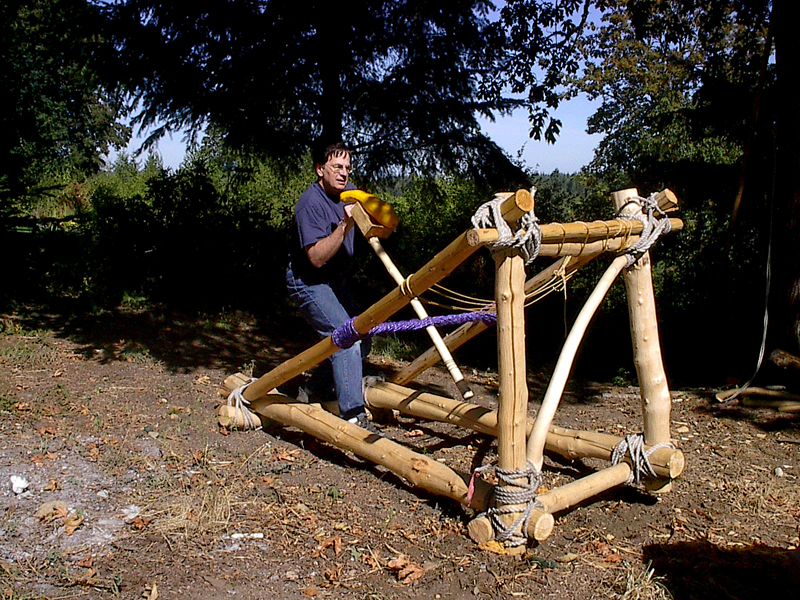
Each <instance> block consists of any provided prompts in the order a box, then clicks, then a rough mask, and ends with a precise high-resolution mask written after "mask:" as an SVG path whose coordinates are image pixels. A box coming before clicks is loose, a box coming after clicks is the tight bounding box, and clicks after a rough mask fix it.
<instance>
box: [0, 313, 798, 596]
mask: <svg viewBox="0 0 800 600" xmlns="http://www.w3.org/2000/svg"><path fill="white" fill-rule="evenodd" d="M1 323H2V333H0V485H2V488H0V489H2V493H0V590H2V594H3V595H2V598H49V599H53V600H55V599H67V598H137V599H138V598H150V599H151V600H153V599H155V598H157V597H158V598H184V599H199V598H300V599H308V598H354V599H363V600H384V599H393V598H433V599H473V598H474V599H488V598H559V599H563V598H571V599H583V598H653V599H657V598H669V597H673V598H676V599H688V598H698V599H700V598H703V599H706V598H740V599H744V598H762V597H769V596H770V595H774V596H778V595H780V597H781V598H782V599H783V600H785V599H788V598H800V558H798V552H797V551H795V548H796V547H797V546H798V544H800V539H798V535H800V492H798V476H799V475H800V445H798V444H800V431H799V429H800V416H798V415H797V414H794V415H793V414H786V413H779V412H777V411H774V410H771V409H753V408H745V407H742V406H738V405H734V406H731V407H727V408H719V407H717V406H715V403H714V401H713V400H712V398H713V391H711V390H685V391H684V390H679V391H674V392H673V400H674V408H673V413H672V432H673V435H674V442H675V443H676V444H677V445H678V446H679V447H680V448H681V449H682V450H683V451H684V453H685V455H686V463H687V466H686V470H685V472H684V474H683V476H682V477H681V478H680V479H679V480H678V481H676V482H675V484H674V487H673V490H672V491H671V492H670V493H667V494H663V495H660V496H652V495H650V494H648V493H646V492H644V491H642V490H640V489H637V488H635V487H622V488H617V489H614V490H611V491H609V492H607V493H604V494H602V495H601V496H598V497H596V498H594V499H592V500H591V501H588V502H586V503H585V504H583V505H581V506H579V507H577V508H574V509H572V510H569V511H567V512H566V513H564V514H560V515H557V516H556V517H557V518H556V524H555V529H554V532H553V535H552V536H551V537H550V538H549V539H548V540H546V541H545V542H543V543H541V544H539V545H534V546H532V547H530V548H529V549H528V551H527V552H526V553H525V554H524V555H523V556H520V557H516V558H512V557H509V556H502V555H498V554H494V553H491V552H488V551H485V550H481V549H479V548H478V547H476V545H475V544H474V543H473V542H472V541H471V540H470V539H469V537H468V536H467V534H466V524H467V523H468V522H469V519H470V517H471V515H470V514H468V513H469V511H467V510H465V509H462V508H461V507H460V506H457V505H455V504H454V503H453V502H451V501H450V500H446V499H440V498H436V497H432V496H431V495H429V494H426V493H425V492H423V491H421V490H418V489H414V488H412V487H410V486H409V484H408V483H407V482H406V481H404V480H402V479H400V478H398V477H396V476H394V475H393V474H392V473H390V472H388V471H386V470H384V469H382V468H379V467H375V466H373V465H370V464H367V463H365V462H364V461H362V460H360V459H358V458H357V457H355V456H354V455H352V454H350V453H348V452H344V451H340V450H338V449H336V448H334V447H331V446H329V445H327V444H325V443H322V442H318V441H315V440H314V439H312V438H311V437H309V436H307V435H305V434H303V433H302V432H301V431H299V430H296V429H292V428H283V427H279V426H277V425H274V426H268V427H267V428H266V429H265V430H264V431H256V432H253V431H251V432H228V431H225V430H221V429H220V428H219V426H218V425H217V424H216V422H215V419H214V408H215V406H216V404H217V403H218V402H219V397H218V396H217V389H218V387H219V385H220V383H221V382H222V380H223V379H224V378H225V377H226V376H227V375H229V374H231V373H233V372H236V371H251V372H255V374H256V375H259V374H262V373H264V372H265V371H266V370H268V369H270V368H272V367H274V366H275V365H277V364H279V363H281V362H282V361H284V360H285V359H286V358H288V357H291V356H293V355H294V354H296V353H297V352H298V351H300V350H302V349H304V348H305V347H307V346H308V345H309V338H308V337H307V336H305V334H299V333H297V332H298V331H304V327H303V325H302V323H298V322H297V321H296V320H294V319H293V317H291V316H287V317H286V318H285V319H283V318H282V319H280V324H279V325H277V326H276V325H275V324H274V323H273V324H259V323H257V322H256V321H255V320H254V319H252V318H250V317H248V316H245V315H222V316H217V317H214V318H208V317H198V316H192V317H187V316H181V315H175V314H170V315H164V314H156V313H152V312H151V313H146V312H114V313H102V314H98V315H93V316H91V317H83V318H77V317H62V316H58V315H50V314H37V313H34V312H23V311H20V312H18V313H15V314H13V315H2V321H1ZM370 360H371V368H372V369H373V370H374V371H376V372H380V371H389V370H391V369H392V368H394V367H396V366H397V364H396V363H395V362H393V361H391V360H389V359H387V358H381V357H374V358H371V359H370ZM467 375H468V378H469V379H470V381H471V382H472V384H473V388H474V389H475V391H476V400H475V401H476V402H479V403H482V404H485V405H488V406H496V394H497V377H496V373H494V372H487V371H477V370H474V369H469V370H468V372H467ZM417 384H418V386H419V387H421V388H424V389H426V390H428V391H432V392H434V393H439V394H442V395H447V396H452V395H453V394H454V393H455V392H454V388H453V386H452V384H451V383H449V381H448V378H447V376H446V373H445V372H443V371H440V370H437V369H432V370H430V371H429V372H427V373H425V374H424V375H423V376H421V377H420V379H419V381H418V382H417ZM545 385H546V381H545V380H544V379H543V378H539V377H531V378H530V387H531V403H530V414H531V416H534V415H535V413H536V409H537V406H538V402H539V400H540V399H541V397H542V393H543V391H544V386H545ZM288 387H289V390H288V391H291V387H292V383H291V382H290V384H288ZM556 424H558V425H562V426H565V427H571V428H579V429H589V430H595V431H604V432H608V433H614V434H617V435H622V434H627V433H635V432H638V431H640V430H641V409H640V405H639V399H638V389H637V388H630V387H628V388H623V387H612V386H609V385H603V384H589V383H580V384H575V383H573V384H571V386H570V388H569V389H568V390H567V393H566V395H565V398H564V400H563V402H562V406H561V408H560V409H559V412H558V414H557V416H556ZM382 431H383V434H384V435H386V436H388V437H390V438H391V439H393V440H396V441H398V442H401V443H404V444H406V445H408V446H411V447H413V448H415V449H416V450H418V451H419V452H423V453H425V454H427V455H428V456H432V457H434V458H436V459H437V460H442V461H445V462H446V463H447V464H448V465H450V466H452V467H453V468H455V469H457V470H460V471H462V472H470V471H471V470H472V469H473V468H475V467H476V466H478V465H479V464H486V463H488V462H491V461H492V460H493V459H494V458H496V456H495V452H496V445H495V443H494V441H493V440H491V439H489V438H487V437H486V436H483V435H479V434H475V433H471V432H466V431H463V430H458V429H455V428H454V427H452V426H449V425H443V424H438V423H434V424H431V423H425V422H415V421H412V420H410V419H405V418H400V419H399V420H398V422H397V423H396V424H393V425H391V426H385V427H383V430H382ZM600 467H602V464H600V463H599V462H593V461H575V462H567V461H564V460H562V459H557V458H552V457H548V460H547V462H546V465H545V474H544V480H545V481H544V485H546V486H547V487H554V486H558V485H561V484H563V483H566V482H568V481H571V480H573V479H574V478H576V477H578V476H581V475H583V474H585V473H588V472H591V471H592V470H595V469H597V468H600ZM12 477H14V478H15V479H14V481H15V482H17V483H18V484H19V483H21V482H20V481H19V480H18V479H16V478H24V480H26V482H27V486H25V485H20V486H19V487H18V488H17V490H16V491H15V490H14V489H12ZM23 483H24V482H23Z"/></svg>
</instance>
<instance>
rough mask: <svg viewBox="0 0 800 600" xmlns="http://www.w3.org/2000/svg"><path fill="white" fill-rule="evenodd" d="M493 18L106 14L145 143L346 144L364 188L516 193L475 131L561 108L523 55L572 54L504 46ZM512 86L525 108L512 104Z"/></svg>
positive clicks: (510, 174) (391, 3)
mask: <svg viewBox="0 0 800 600" xmlns="http://www.w3.org/2000/svg"><path fill="white" fill-rule="evenodd" d="M509 4H512V3H509ZM547 4H552V6H553V7H556V6H558V5H559V3H556V2H552V3H547ZM561 4H563V3H561ZM567 4H575V3H574V2H568V3H567ZM490 10H492V4H491V3H490V2H488V1H486V0H466V1H463V2H438V3H436V2H427V1H423V0H357V1H355V2H351V3H349V4H348V5H347V9H346V10H343V8H342V7H341V6H339V5H336V4H335V3H330V2H320V1H317V0H315V1H312V2H302V3H298V2H290V1H288V0H262V1H255V0H248V1H241V2H236V3H230V2H224V1H222V0H215V1H213V2H205V3H199V4H198V3H195V4H191V3H169V2H153V1H152V0H127V1H126V2H120V3H116V4H111V5H109V6H108V9H107V12H108V18H109V22H110V24H111V28H112V29H111V31H113V35H114V39H115V40H116V42H117V47H118V48H119V51H120V55H119V57H120V61H121V66H120V67H119V68H118V69H117V70H118V72H121V73H124V76H125V80H124V83H125V86H126V89H127V90H129V91H130V93H131V94H132V95H133V98H134V99H135V100H136V101H138V102H139V103H140V104H139V106H140V107H141V112H139V114H138V116H137V121H136V122H137V123H138V124H141V125H142V126H145V127H155V129H154V131H153V135H152V138H151V140H150V141H153V140H155V139H157V138H158V137H159V136H161V135H163V134H164V133H165V132H166V131H179V130H184V129H189V130H190V131H191V132H192V133H196V132H198V131H200V130H201V129H202V128H203V127H204V126H205V125H207V124H215V125H217V126H219V127H220V128H221V129H222V130H224V131H225V132H226V142H227V143H228V144H229V145H230V146H232V147H243V148H249V149H251V150H257V151H260V152H265V153H267V154H269V155H271V156H276V157H287V156H294V157H297V156H299V155H301V154H302V153H303V152H305V151H306V150H307V149H308V147H309V145H310V144H311V143H312V141H313V140H316V139H317V138H319V137H322V138H325V139H337V138H342V137H343V138H344V139H346V140H348V141H349V142H351V143H352V144H353V145H354V147H355V148H356V149H357V150H358V151H359V157H360V158H359V165H358V168H359V172H360V173H361V174H362V176H364V177H372V176H380V175H393V176H394V175H397V174H399V173H433V172H443V171H447V170H457V171H459V172H462V173H467V174H469V175H470V176H473V177H479V176H485V177H487V178H493V179H494V180H505V182H519V181H521V180H524V179H525V177H524V174H523V173H522V172H521V170H520V169H519V168H517V167H516V165H514V164H513V163H512V162H511V161H510V160H509V159H508V157H507V156H505V154H504V153H503V152H502V151H501V150H500V149H499V148H498V147H497V145H496V144H494V143H493V142H491V141H490V140H488V139H487V138H486V137H485V136H483V135H482V134H481V132H480V128H479V125H478V121H477V117H478V116H481V115H483V116H487V117H492V116H493V115H495V114H498V113H500V114H502V113H505V112H507V111H509V110H511V109H513V108H515V107H518V106H525V105H528V104H530V102H531V100H536V99H545V100H546V101H547V102H548V104H549V105H551V106H552V105H555V104H556V103H557V94H555V93H554V92H551V90H550V87H551V84H552V83H553V81H555V79H547V80H542V79H541V78H537V77H536V76H534V75H531V74H529V73H528V72H527V71H526V70H524V69H518V68H517V67H516V58H517V54H518V53H519V52H522V51H523V50H522V49H521V47H522V46H523V45H526V44H528V43H529V42H530V46H529V47H526V48H525V50H524V52H525V54H526V56H527V57H528V58H529V59H531V60H534V59H535V57H536V56H539V55H541V54H546V53H547V52H549V51H550V49H551V48H555V49H556V50H558V51H559V52H563V53H564V54H565V55H569V53H568V52H567V51H566V49H565V47H564V45H563V43H562V42H563V40H560V39H559V40H554V39H553V38H552V36H550V32H549V31H546V30H545V29H543V28H533V29H527V30H526V31H525V32H524V35H526V36H527V38H526V39H525V40H524V41H523V40H522V39H521V37H519V36H518V37H517V38H515V39H514V41H513V44H512V43H511V41H510V40H509V38H508V36H507V35H506V31H505V29H504V27H503V26H502V24H501V23H498V22H497V18H496V15H495V16H493V17H492V19H493V20H492V19H490V18H489V17H490V13H489V11H490ZM505 10H506V9H503V11H505ZM553 11H554V12H551V13H548V15H551V16H552V17H553V18H555V17H556V16H558V15H561V14H562V13H563V11H562V10H561V9H558V10H555V8H554V9H553ZM502 14H503V15H505V12H503V13H502ZM566 29H570V30H571V27H570V28H566ZM520 35H522V34H520ZM556 50H553V51H554V52H555V51H556ZM559 65H561V63H559ZM555 71H556V69H554V70H553V71H552V72H555ZM517 79H519V80H520V82H519V83H514V82H516V80H517ZM520 86H527V87H528V88H529V89H530V93H529V94H528V97H527V98H526V97H518V95H515V94H516V92H519V91H520V90H521V88H520ZM536 114H537V115H539V116H536V117H535V118H534V122H535V123H536V124H538V126H539V129H542V128H543V127H544V120H543V118H542V117H541V114H540V113H536ZM554 128H555V129H557V127H556V125H555V122H554V123H551V125H550V127H549V128H548V129H547V133H546V136H547V137H550V138H552V136H553V135H554V134H553V131H554ZM190 136H191V135H190Z"/></svg>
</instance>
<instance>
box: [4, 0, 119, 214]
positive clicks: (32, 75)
mask: <svg viewBox="0 0 800 600" xmlns="http://www.w3.org/2000/svg"><path fill="white" fill-rule="evenodd" d="M99 30H100V21H99V13H98V11H97V9H96V7H94V6H92V5H91V4H89V3H87V2H86V1H85V0H60V1H56V0H36V1H33V2H20V1H11V2H0V64H2V67H0V87H1V88H2V90H3V93H4V95H5V97H6V98H7V102H6V104H5V106H6V107H7V108H6V109H5V110H4V111H2V113H0V130H2V132H3V135H2V137H0V207H2V206H3V205H5V206H6V208H9V206H8V203H9V201H10V200H11V199H13V198H20V197H24V196H35V195H37V193H41V192H42V191H45V189H46V186H47V181H48V178H51V177H53V176H54V175H55V174H57V173H59V172H63V171H65V170H75V171H78V172H93V171H96V170H97V169H98V168H99V167H100V165H101V157H102V155H103V154H104V153H106V152H107V151H108V149H109V146H110V145H111V144H115V145H120V144H122V143H124V141H125V129H124V128H122V127H120V126H119V125H118V124H117V123H116V117H117V104H116V103H115V102H114V100H113V98H112V97H111V96H110V95H109V94H108V93H106V92H105V91H104V90H103V86H102V81H101V79H100V76H99V74H98V71H97V70H96V68H95V66H96V59H97V58H98V56H99V55H100V54H102V53H103V52H104V48H105V46H104V44H103V43H102V40H101V39H100V38H99V37H98V32H99ZM8 99H10V101H8ZM54 187H56V186H54Z"/></svg>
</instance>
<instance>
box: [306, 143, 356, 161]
mask: <svg viewBox="0 0 800 600" xmlns="http://www.w3.org/2000/svg"><path fill="white" fill-rule="evenodd" d="M344 154H352V152H351V151H350V148H348V147H347V145H346V144H345V143H344V142H334V143H333V144H328V145H324V144H320V145H318V146H317V147H316V148H314V150H313V152H312V159H313V160H314V164H315V165H324V164H325V163H326V162H328V160H330V158H331V157H332V156H342V155H344Z"/></svg>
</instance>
